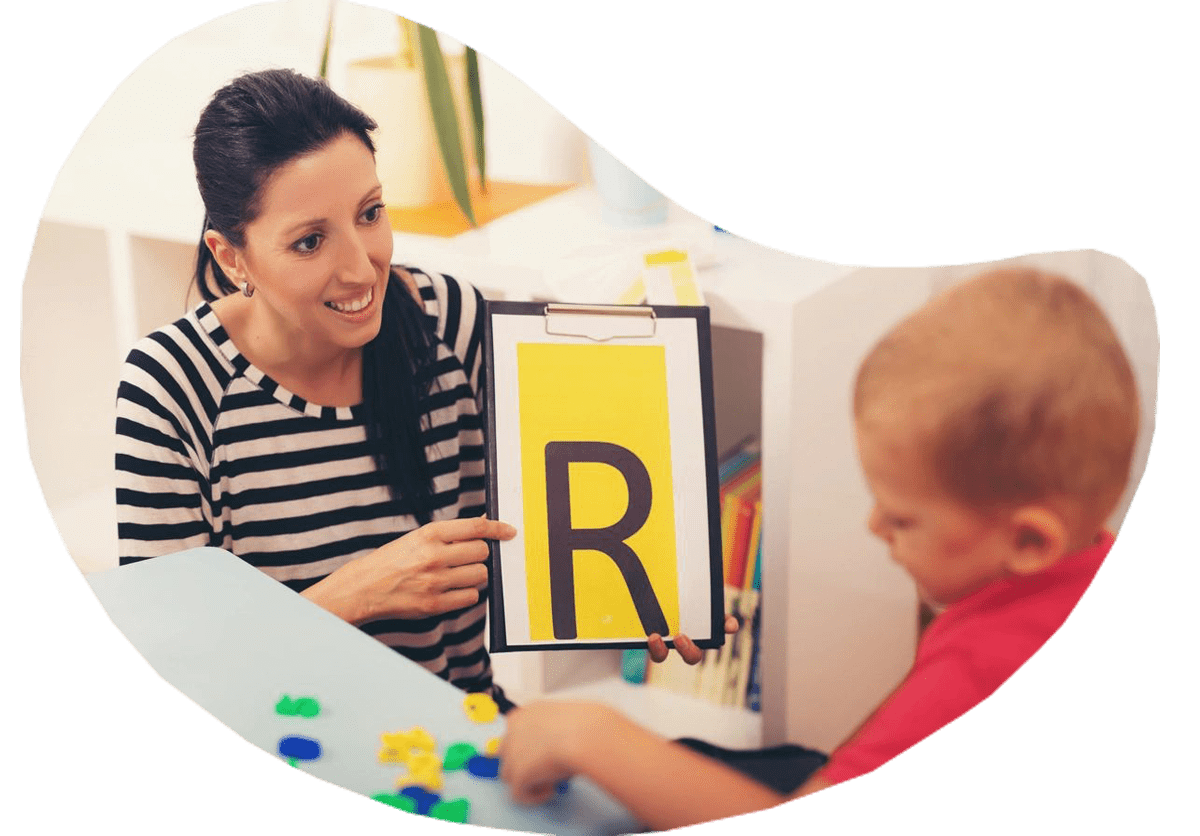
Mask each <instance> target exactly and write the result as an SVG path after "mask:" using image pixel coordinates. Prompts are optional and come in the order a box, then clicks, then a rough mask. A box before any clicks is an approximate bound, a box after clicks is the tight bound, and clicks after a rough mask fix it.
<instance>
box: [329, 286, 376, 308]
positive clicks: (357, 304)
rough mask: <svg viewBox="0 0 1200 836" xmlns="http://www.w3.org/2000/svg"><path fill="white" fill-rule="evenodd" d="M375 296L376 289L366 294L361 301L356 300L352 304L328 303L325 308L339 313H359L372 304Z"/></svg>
mask: <svg viewBox="0 0 1200 836" xmlns="http://www.w3.org/2000/svg"><path fill="white" fill-rule="evenodd" d="M374 296H375V288H371V289H370V290H368V291H367V292H366V294H365V295H363V297H362V298H361V299H355V300H353V301H352V302H326V303H325V307H327V308H331V309H332V310H335V311H338V312H339V313H357V312H358V311H361V310H362V309H363V308H365V307H366V306H367V305H369V304H371V299H372V298H374Z"/></svg>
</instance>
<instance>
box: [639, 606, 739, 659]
mask: <svg viewBox="0 0 1200 836" xmlns="http://www.w3.org/2000/svg"><path fill="white" fill-rule="evenodd" d="M740 628H741V622H740V621H738V618H737V616H736V615H727V616H725V632H726V633H727V634H732V633H736V632H737V631H738V630H739V629H740ZM675 649H676V650H678V651H679V655H680V656H681V657H682V658H683V661H685V662H687V663H688V664H689V665H695V664H697V663H698V662H699V661H700V660H701V659H703V658H704V651H703V650H701V649H700V648H698V647H696V643H695V642H693V641H692V640H691V639H689V638H688V637H687V636H685V635H684V634H683V633H680V634H679V635H677V636H676V637H675ZM646 650H647V651H648V652H649V654H650V660H651V661H653V662H662V661H665V660H666V658H667V654H668V653H669V652H670V651H669V650H668V649H667V643H666V642H664V641H663V637H662V636H660V635H659V634H658V633H651V634H650V637H649V639H648V640H647V642H646Z"/></svg>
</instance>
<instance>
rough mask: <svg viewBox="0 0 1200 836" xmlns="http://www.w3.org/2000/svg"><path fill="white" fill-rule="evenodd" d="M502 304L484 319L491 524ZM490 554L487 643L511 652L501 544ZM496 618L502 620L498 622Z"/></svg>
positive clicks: (488, 306)
mask: <svg viewBox="0 0 1200 836" xmlns="http://www.w3.org/2000/svg"><path fill="white" fill-rule="evenodd" d="M499 304H513V303H511V302H510V303H498V302H494V301H492V300H485V301H484V316H483V367H484V370H485V372H486V376H485V378H484V379H485V381H486V382H485V386H486V387H487V392H486V393H485V394H486V407H487V434H486V435H485V436H484V439H483V441H484V447H485V449H486V452H487V455H486V456H485V457H484V462H485V464H484V467H485V469H486V473H485V477H486V484H487V497H486V500H487V515H488V519H491V520H495V519H499V516H498V514H499V511H500V505H499V500H498V499H497V493H498V488H497V484H496V455H497V452H496V441H495V438H496V363H495V356H494V348H493V346H492V317H491V312H492V310H493V306H496V305H499ZM488 553H489V555H490V557H491V566H490V567H489V568H490V571H489V572H488V576H489V582H490V583H489V587H490V591H491V597H490V599H489V601H488V625H489V631H488V632H489V636H488V640H489V641H488V643H489V644H490V646H491V647H490V649H491V652H492V653H499V652H502V651H504V650H508V649H509V648H508V643H507V640H506V636H505V633H504V617H503V616H504V587H503V585H502V584H501V583H500V543H499V542H498V541H495V540H489V541H488ZM497 615H499V616H500V617H499V618H497Z"/></svg>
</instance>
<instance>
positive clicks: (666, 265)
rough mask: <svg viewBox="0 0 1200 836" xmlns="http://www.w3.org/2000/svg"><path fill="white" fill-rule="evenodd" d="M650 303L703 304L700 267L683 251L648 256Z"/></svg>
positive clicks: (646, 280) (646, 281) (646, 272)
mask: <svg viewBox="0 0 1200 836" xmlns="http://www.w3.org/2000/svg"><path fill="white" fill-rule="evenodd" d="M642 261H643V264H644V272H643V280H644V287H645V294H646V299H647V301H649V302H650V304H652V305H703V304H704V294H703V293H702V292H701V290H700V285H699V283H698V282H697V280H696V268H695V267H694V266H693V265H692V259H691V257H690V256H689V255H688V254H687V253H686V252H685V251H683V250H663V251H662V252H657V253H647V254H646V255H645V256H644V257H643V259H642Z"/></svg>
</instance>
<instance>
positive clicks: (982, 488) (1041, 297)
mask: <svg viewBox="0 0 1200 836" xmlns="http://www.w3.org/2000/svg"><path fill="white" fill-rule="evenodd" d="M854 413H855V418H856V420H857V422H858V424H859V426H860V427H864V428H868V427H869V428H873V429H879V430H882V431H887V429H888V428H889V426H902V427H904V428H907V429H906V430H905V431H906V432H910V433H911V432H912V431H914V430H915V432H916V438H906V441H915V442H916V443H917V444H919V445H920V447H921V449H923V450H924V451H927V453H928V455H929V457H930V458H929V461H930V462H931V465H932V473H933V475H934V477H935V478H937V479H938V480H939V481H940V482H941V483H942V486H943V487H944V488H945V489H946V490H947V491H948V493H949V494H950V495H951V496H953V497H955V498H956V499H959V500H961V501H963V502H964V503H966V504H968V505H970V506H972V507H975V508H979V509H981V510H987V509H994V508H1000V507H1005V506H1010V505H1013V504H1018V503H1023V502H1030V501H1037V500H1044V499H1047V498H1049V497H1065V498H1070V499H1074V500H1077V501H1079V502H1080V503H1081V504H1082V509H1083V510H1085V511H1086V512H1087V516H1088V517H1092V518H1095V519H1097V520H1099V521H1100V522H1102V521H1103V519H1104V518H1106V517H1107V516H1108V514H1109V513H1111V511H1112V509H1113V508H1114V507H1115V505H1116V502H1117V501H1118V499H1119V498H1120V495H1121V492H1122V490H1123V489H1124V487H1125V483H1126V481H1127V480H1128V478H1129V470H1130V465H1131V462H1132V459H1133V447H1134V442H1135V440H1136V438H1137V431H1138V398H1137V387H1136V384H1135V383H1134V377H1133V371H1132V369H1131V368H1130V364H1129V360H1128V358H1127V357H1126V355H1125V352H1124V350H1123V349H1122V348H1121V344H1120V342H1119V340H1118V339H1117V335H1116V333H1115V332H1114V331H1113V328H1112V326H1111V325H1110V324H1109V321H1108V319H1107V318H1106V317H1105V316H1104V313H1103V312H1102V311H1101V310H1100V307H1099V306H1098V305H1097V304H1096V303H1095V302H1094V301H1093V300H1092V298H1091V297H1090V296H1088V294H1087V293H1085V292H1084V291H1083V290H1082V289H1081V288H1080V287H1078V286H1077V285H1075V284H1074V283H1072V282H1071V281H1070V280H1068V279H1066V278H1064V277H1063V276H1059V275H1055V274H1051V273H1046V272H1042V271H1040V270H1034V269H1023V268H1016V269H997V270H992V271H989V272H987V273H984V274H982V275H980V276H978V277H976V278H974V279H970V280H968V281H966V282H963V283H962V284H959V285H956V286H954V287H952V288H950V289H949V290H947V291H945V292H944V293H942V294H940V295H938V296H936V297H935V298H934V299H932V300H931V301H930V302H929V303H928V304H927V305H925V306H924V307H923V308H921V309H920V310H919V311H917V312H916V313H914V314H913V315H911V316H910V317H908V318H907V319H905V320H904V321H903V322H901V323H900V324H899V325H898V326H896V327H895V328H894V329H893V330H892V331H891V332H890V333H888V334H887V335H886V336H885V337H884V338H883V339H882V340H881V341H880V342H879V343H878V344H877V345H876V346H875V347H874V348H873V349H872V350H871V352H870V353H869V354H868V355H867V358H866V359H865V360H864V361H863V363H862V366H861V367H860V368H859V373H858V378H857V380H856V382H855V389H854Z"/></svg>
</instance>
